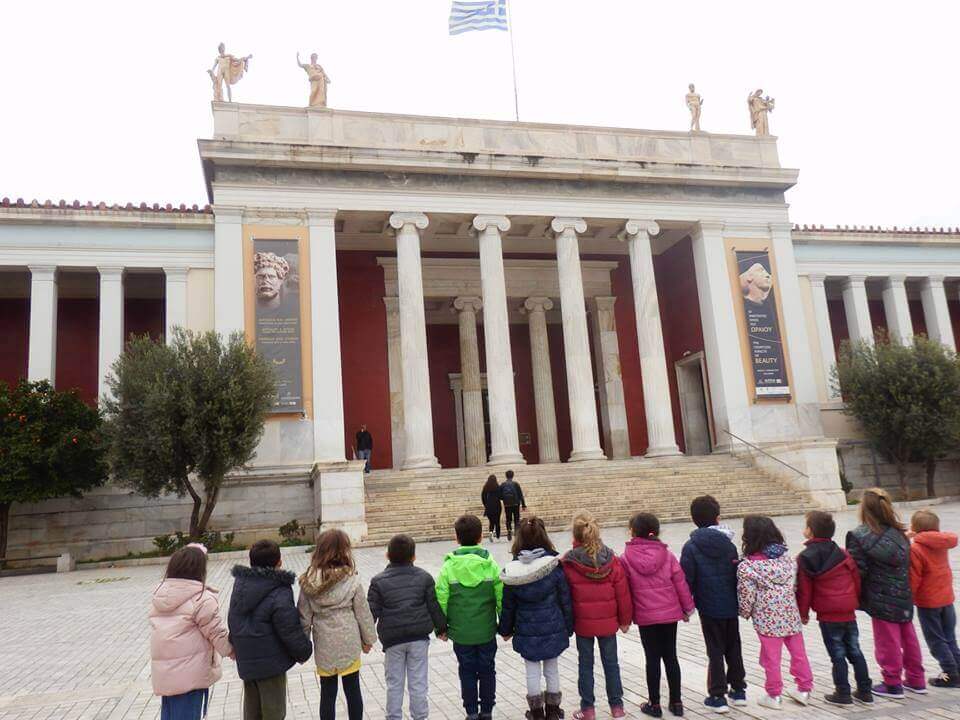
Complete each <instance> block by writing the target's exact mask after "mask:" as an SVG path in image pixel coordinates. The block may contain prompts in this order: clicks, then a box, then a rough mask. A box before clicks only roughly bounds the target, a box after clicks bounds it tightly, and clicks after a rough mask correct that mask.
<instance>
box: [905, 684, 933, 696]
mask: <svg viewBox="0 0 960 720" xmlns="http://www.w3.org/2000/svg"><path fill="white" fill-rule="evenodd" d="M903 689H904V690H909V691H910V692H912V693H914V694H916V695H926V694H927V686H926V685H907V683H904V684H903Z"/></svg>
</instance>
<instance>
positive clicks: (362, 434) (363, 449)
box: [357, 424, 373, 473]
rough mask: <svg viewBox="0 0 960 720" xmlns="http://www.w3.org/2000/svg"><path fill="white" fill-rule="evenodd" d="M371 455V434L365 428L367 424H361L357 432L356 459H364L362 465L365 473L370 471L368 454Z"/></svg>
mask: <svg viewBox="0 0 960 720" xmlns="http://www.w3.org/2000/svg"><path fill="white" fill-rule="evenodd" d="M371 455H373V435H371V434H370V431H369V430H367V426H366V425H363V424H361V425H360V431H359V432H358V433H357V460H366V463H367V464H366V465H364V466H363V471H364V472H365V473H368V472H370V456H371Z"/></svg>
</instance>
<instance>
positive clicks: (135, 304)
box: [123, 298, 165, 343]
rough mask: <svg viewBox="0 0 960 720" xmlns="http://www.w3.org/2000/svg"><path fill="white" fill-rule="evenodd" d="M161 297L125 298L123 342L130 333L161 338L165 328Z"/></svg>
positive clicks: (155, 338)
mask: <svg viewBox="0 0 960 720" xmlns="http://www.w3.org/2000/svg"><path fill="white" fill-rule="evenodd" d="M164 306H165V303H164V299H163V298H126V299H125V300H124V302H123V337H124V343H126V341H127V340H129V339H130V336H131V335H149V336H150V338H151V339H152V340H163V339H164V338H163V336H164V330H165V318H164Z"/></svg>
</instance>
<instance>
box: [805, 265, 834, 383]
mask: <svg viewBox="0 0 960 720" xmlns="http://www.w3.org/2000/svg"><path fill="white" fill-rule="evenodd" d="M825 280H826V277H825V276H824V275H821V274H812V275H810V293H811V295H812V297H813V316H814V317H813V319H814V322H815V324H816V326H817V339H818V340H819V341H820V364H821V365H822V366H823V378H824V382H825V384H826V389H827V399H828V400H833V399H836V398H837V397H839V393H838V392H837V388H836V387H835V386H834V382H833V368H834V367H836V364H837V353H836V350H835V349H834V345H833V330H832V329H831V326H830V309H829V306H828V305H827V288H826V286H825V285H824V281H825Z"/></svg>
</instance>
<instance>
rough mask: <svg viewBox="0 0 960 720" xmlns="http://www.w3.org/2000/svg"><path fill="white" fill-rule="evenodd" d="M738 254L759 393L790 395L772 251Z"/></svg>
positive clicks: (754, 378) (763, 396)
mask: <svg viewBox="0 0 960 720" xmlns="http://www.w3.org/2000/svg"><path fill="white" fill-rule="evenodd" d="M736 255H737V275H738V277H739V280H740V293H741V295H742V296H743V313H744V317H745V319H746V321H747V346H748V348H749V351H750V362H751V364H752V365H753V383H754V386H755V387H756V396H757V397H758V398H771V397H789V396H790V384H789V381H788V380H787V368H786V366H785V365H784V360H783V358H784V355H783V340H782V338H781V337H780V322H779V320H778V318H777V297H776V288H775V287H774V284H773V273H772V272H771V271H770V254H769V253H768V252H767V251H766V250H762V251H759V250H749V251H737V253H736Z"/></svg>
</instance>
